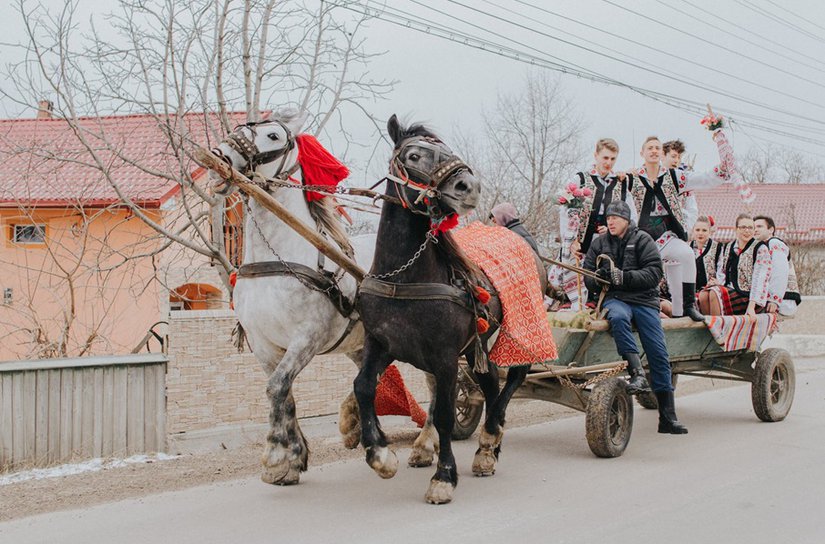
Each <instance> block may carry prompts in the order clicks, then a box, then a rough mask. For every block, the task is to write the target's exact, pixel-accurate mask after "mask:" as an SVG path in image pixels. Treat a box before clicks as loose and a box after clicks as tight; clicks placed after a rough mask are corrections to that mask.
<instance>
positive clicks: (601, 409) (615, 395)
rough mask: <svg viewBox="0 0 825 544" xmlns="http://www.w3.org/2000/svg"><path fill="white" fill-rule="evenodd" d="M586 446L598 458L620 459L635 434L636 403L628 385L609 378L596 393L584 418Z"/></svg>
mask: <svg viewBox="0 0 825 544" xmlns="http://www.w3.org/2000/svg"><path fill="white" fill-rule="evenodd" d="M585 430H586V434H587V444H588V445H589V446H590V451H592V452H593V453H594V454H595V455H596V456H597V457H619V456H620V455H621V454H622V453H624V450H625V448H626V447H627V444H628V443H629V442H630V434H631V433H632V432H633V399H632V398H630V395H628V394H627V384H626V383H625V382H624V380H620V379H619V378H609V379H607V380H605V381H603V382H602V383H600V384H599V385H598V386H596V387H595V388H594V389H593V392H592V393H591V394H590V398H589V400H588V402H587V410H586V415H585Z"/></svg>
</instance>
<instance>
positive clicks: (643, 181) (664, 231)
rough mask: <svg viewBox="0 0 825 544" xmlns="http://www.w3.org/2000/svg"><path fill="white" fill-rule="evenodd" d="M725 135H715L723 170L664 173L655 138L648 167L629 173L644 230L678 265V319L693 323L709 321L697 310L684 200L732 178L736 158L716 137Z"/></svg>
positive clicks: (646, 150)
mask: <svg viewBox="0 0 825 544" xmlns="http://www.w3.org/2000/svg"><path fill="white" fill-rule="evenodd" d="M720 132H721V131H719V130H716V131H715V132H714V133H713V137H714V140H716V142H717V145H719V146H720V153H719V154H720V158H721V159H722V165H721V166H718V167H716V168H715V169H714V170H713V171H712V172H691V171H687V170H684V169H681V168H678V169H676V168H662V165H661V162H660V161H661V160H662V143H661V142H660V141H659V138H657V137H656V136H650V137H648V138H647V139H646V140H645V141H644V143H643V144H642V150H641V152H640V154H641V156H642V159H643V160H644V162H645V164H644V166H643V167H642V168H640V169H639V170H637V171H636V172H632V173H628V184H629V185H630V194H631V195H632V196H633V200H634V202H635V204H636V208H637V212H638V215H639V228H640V229H642V230H644V231H645V232H647V233H648V234H650V235H651V237H653V239H654V240H656V247H658V248H659V251H660V253H661V255H662V259H665V260H668V261H671V262H675V263H676V264H675V265H673V266H670V267H669V269H668V274H667V278H668V286H669V288H670V295H671V298H672V303H673V317H681V316H683V315H687V316H688V317H690V318H691V319H693V320H694V321H702V320H703V319H704V316H703V315H702V314H701V313H699V310H698V309H697V308H696V260H695V256H694V254H693V250H692V249H690V246H689V245H688V244H687V238H688V237H687V230H686V229H685V218H684V211H683V207H682V202H681V196H682V195H683V194H684V193H685V192H689V191H696V190H701V189H709V188H713V187H716V186H718V185H721V184H722V183H723V182H724V181H725V180H726V179H728V176H727V174H726V171H727V170H728V165H727V164H726V163H727V162H728V161H729V162H731V163H732V162H733V159H732V154H731V153H723V152H722V148H721V144H722V142H724V144H725V145H727V140H725V139H724V138H717V136H718V135H719V134H720ZM731 166H732V164H731Z"/></svg>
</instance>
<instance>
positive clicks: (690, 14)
mask: <svg viewBox="0 0 825 544" xmlns="http://www.w3.org/2000/svg"><path fill="white" fill-rule="evenodd" d="M680 1H681V2H682V3H685V4H687V5H689V6H691V7H693V8H694V9H697V10H699V11H702V12H704V13H707V14H708V15H711V16H712V17H713V18H714V19H718V20H719V21H723V22H725V23H727V24H729V25H731V26H734V27H736V28H739V29H742V30H745V31H747V32H748V33H749V34H753V32H752V31H750V30H748V29H747V28H745V27H743V26H741V25H738V24H736V23H734V22H731V21H729V20H727V19H724V18H722V17H720V16H718V15H715V14H713V13H711V12H709V11H707V10H705V9H703V8H701V7H699V6H697V5H696V4H693V3H691V2H690V1H689V0H680ZM657 2H659V3H660V4H662V5H663V6H665V7H666V8H669V9H672V10H673V11H676V12H678V13H681V14H682V15H684V16H686V17H690V18H691V19H693V20H695V21H699V22H700V23H702V24H704V25H707V26H709V27H711V28H714V29H716V30H719V31H721V32H724V33H725V34H727V35H729V36H731V37H733V38H736V39H738V40H742V41H743V42H745V43H747V44H750V45H753V46H755V47H758V48H760V49H763V50H765V51H767V52H768V53H771V54H773V55H777V56H780V57H782V58H784V59H787V60H790V61H793V62H796V63H799V64H800V65H802V66H805V67H806V68H810V69H811V70H816V71H817V72H822V73H823V74H825V70H824V69H822V68H818V67H816V66H812V65H810V64H807V63H804V62H801V61H800V60H799V58H798V57H799V56H803V57H806V58H809V59H813V60H815V61H817V62H819V63H821V64H825V63H823V62H822V61H821V60H820V59H817V58H815V57H810V56H808V55H806V54H805V53H802V52H800V51H797V50H795V49H791V48H790V47H787V46H785V45H782V44H780V43H778V42H775V41H773V40H771V39H770V38H768V37H766V36H759V39H760V40H762V41H768V42H770V43H774V44H777V45H779V46H780V47H782V48H784V49H787V50H788V51H791V52H792V53H793V54H794V55H796V56H789V55H786V54H784V53H777V52H776V51H774V50H773V49H769V48H767V47H765V46H764V45H762V44H761V43H759V42H756V41H752V40H749V39H747V38H743V37H741V36H737V35H735V34H732V33H731V32H730V31H729V30H727V29H725V28H722V27H721V26H719V25H716V24H713V23H709V22H708V21H705V20H704V19H702V18H700V17H697V16H696V15H693V14H692V13H690V12H687V11H684V10H682V9H679V8H677V7H675V6H671V5H670V4H668V3H666V2H665V1H664V0H657Z"/></svg>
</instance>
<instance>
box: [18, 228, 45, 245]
mask: <svg viewBox="0 0 825 544" xmlns="http://www.w3.org/2000/svg"><path fill="white" fill-rule="evenodd" d="M12 241H13V242H14V243H16V244H45V243H46V225H14V232H13V237H12Z"/></svg>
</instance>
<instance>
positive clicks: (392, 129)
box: [387, 113, 404, 144]
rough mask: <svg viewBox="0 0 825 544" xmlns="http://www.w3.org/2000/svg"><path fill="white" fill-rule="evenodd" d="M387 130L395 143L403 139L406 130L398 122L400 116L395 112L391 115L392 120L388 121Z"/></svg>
mask: <svg viewBox="0 0 825 544" xmlns="http://www.w3.org/2000/svg"><path fill="white" fill-rule="evenodd" d="M387 132H388V133H389V135H390V138H392V141H393V143H395V144H397V143H398V142H400V141H401V134H402V133H403V132H404V127H402V126H401V123H399V122H398V116H397V115H395V114H394V113H393V114H392V117H390V120H389V121H387Z"/></svg>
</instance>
